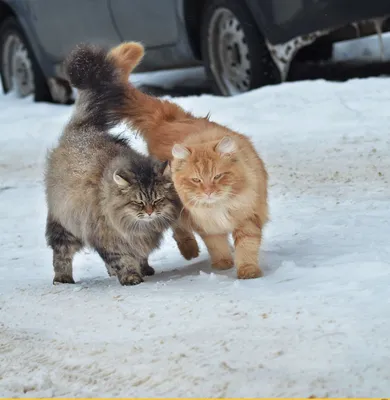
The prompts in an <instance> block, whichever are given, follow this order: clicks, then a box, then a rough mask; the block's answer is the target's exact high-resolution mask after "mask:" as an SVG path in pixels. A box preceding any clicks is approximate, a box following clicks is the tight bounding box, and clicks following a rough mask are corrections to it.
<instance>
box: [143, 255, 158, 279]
mask: <svg viewBox="0 0 390 400" xmlns="http://www.w3.org/2000/svg"><path fill="white" fill-rule="evenodd" d="M154 272H155V271H154V268H152V267H151V266H150V265H149V263H148V259H147V258H145V259H143V260H142V261H141V273H142V275H143V276H152V275H154Z"/></svg>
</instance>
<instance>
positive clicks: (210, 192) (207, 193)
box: [204, 189, 213, 197]
mask: <svg viewBox="0 0 390 400" xmlns="http://www.w3.org/2000/svg"><path fill="white" fill-rule="evenodd" d="M204 193H205V194H206V195H207V196H208V197H210V196H211V195H212V194H213V190H212V189H205V190H204Z"/></svg>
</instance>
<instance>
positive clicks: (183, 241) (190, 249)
mask: <svg viewBox="0 0 390 400" xmlns="http://www.w3.org/2000/svg"><path fill="white" fill-rule="evenodd" d="M183 225H184V224H180V223H179V224H178V225H177V226H176V227H175V228H174V229H173V238H174V239H175V241H176V243H177V247H178V248H179V250H180V253H181V255H182V256H183V257H184V258H185V259H186V260H191V259H193V258H196V257H198V256H199V246H198V243H197V242H196V238H195V236H194V234H193V233H192V232H191V231H190V230H189V229H187V228H185V227H184V226H183Z"/></svg>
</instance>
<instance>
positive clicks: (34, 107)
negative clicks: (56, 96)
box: [0, 79, 390, 397]
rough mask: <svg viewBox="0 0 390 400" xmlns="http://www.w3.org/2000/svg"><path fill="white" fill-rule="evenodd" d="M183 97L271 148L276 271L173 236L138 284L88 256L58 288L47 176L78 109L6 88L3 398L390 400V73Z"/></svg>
mask: <svg viewBox="0 0 390 400" xmlns="http://www.w3.org/2000/svg"><path fill="white" fill-rule="evenodd" d="M175 101H177V102H178V103H180V104H181V105H183V106H184V107H185V108H187V109H189V110H192V111H193V112H194V113H196V114H198V115H205V114H206V113H207V112H209V111H211V114H212V119H213V120H215V121H218V122H220V123H223V124H228V125H229V126H230V127H232V128H234V129H236V130H238V131H240V132H242V133H246V134H248V135H250V136H251V137H252V138H253V141H254V143H255V144H256V147H257V149H258V150H259V152H260V154H261V155H262V157H263V158H264V160H265V162H266V165H267V168H268V171H269V174H270V206H271V217H272V219H271V222H270V223H269V225H268V226H267V228H266V230H265V238H264V244H263V246H262V256H261V258H262V263H263V267H264V270H265V277H264V278H262V279H257V280H251V281H237V280H236V279H235V272H234V271H228V272H213V271H212V270H211V269H210V266H209V262H208V260H207V256H206V253H205V251H204V248H202V249H203V251H202V254H201V256H200V257H199V259H197V260H195V262H192V263H189V262H185V261H184V260H183V259H182V258H181V256H180V254H179V252H178V250H177V249H176V247H175V244H174V242H173V240H172V239H171V238H170V236H168V237H167V238H166V241H165V243H164V245H163V247H162V248H161V250H160V251H158V252H156V253H155V254H154V255H153V257H152V260H151V261H152V262H151V264H152V265H153V266H154V267H155V269H156V271H157V274H156V275H155V276H154V277H150V278H148V279H147V280H146V282H145V283H143V284H141V285H139V286H136V287H121V286H120V285H119V283H118V282H117V280H116V279H115V278H109V277H108V276H107V274H106V270H105V267H104V265H103V262H102V261H101V260H100V259H99V258H98V257H97V256H96V255H95V254H93V253H89V252H86V253H83V254H80V255H78V256H77V257H76V259H75V263H74V267H75V274H74V276H75V279H76V281H77V283H76V285H60V286H53V285H52V277H53V272H52V266H51V252H50V250H49V249H48V248H47V247H46V244H45V239H44V224H45V201H44V194H43V185H42V171H43V163H44V157H45V153H46V149H47V148H48V146H50V145H51V144H52V143H53V142H54V141H55V140H56V139H57V137H58V135H59V133H60V131H61V128H62V126H63V124H64V123H65V122H66V120H67V118H68V117H69V115H70V113H71V110H72V109H71V107H66V106H55V105H47V104H33V103H32V101H31V100H30V99H27V100H15V99H13V98H12V96H2V95H1V96H0V149H1V151H0V223H1V228H0V234H1V237H0V249H1V251H0V396H17V397H20V396H27V397H40V396H68V397H73V396H132V397H135V396H187V397H191V396H196V397H202V396H208V397H209V396H212V397H225V396H228V397H236V396H248V397H249V396H285V397H286V396H291V397H292V396H301V397H307V396H312V395H313V396H317V397H323V396H354V397H364V396H367V397H370V396H375V397H380V396H386V395H388V394H389V392H390V368H389V364H390V334H389V332H390V261H389V260H390V185H389V183H390V79H367V80H354V81H350V82H347V83H344V84H334V83H326V82H323V81H316V82H302V83H295V84H284V85H280V86H276V87H268V88H264V89H260V90H257V91H254V92H251V93H249V94H245V95H242V96H238V97H234V98H217V97H212V96H201V97H188V98H177V99H175ZM132 142H133V143H134V145H135V146H137V147H138V148H143V144H142V142H141V141H140V140H139V139H134V140H133V141H132Z"/></svg>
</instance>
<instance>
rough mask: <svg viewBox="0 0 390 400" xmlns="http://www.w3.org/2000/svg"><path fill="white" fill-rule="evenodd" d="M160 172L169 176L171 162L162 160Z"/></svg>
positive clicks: (170, 174)
mask: <svg viewBox="0 0 390 400" xmlns="http://www.w3.org/2000/svg"><path fill="white" fill-rule="evenodd" d="M161 173H162V175H163V176H166V177H168V178H170V177H171V176H172V170H171V163H170V162H169V161H164V162H163V163H162V166H161Z"/></svg>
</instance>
